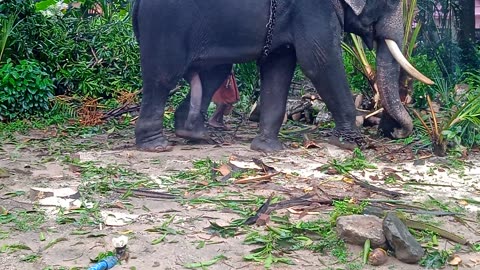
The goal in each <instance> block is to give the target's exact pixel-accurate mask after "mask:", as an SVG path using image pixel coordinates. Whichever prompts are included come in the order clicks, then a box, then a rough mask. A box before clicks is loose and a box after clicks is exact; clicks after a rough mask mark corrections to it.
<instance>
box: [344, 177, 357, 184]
mask: <svg viewBox="0 0 480 270" xmlns="http://www.w3.org/2000/svg"><path fill="white" fill-rule="evenodd" d="M342 181H343V182H345V183H347V184H353V183H355V181H354V180H353V179H352V178H348V177H343V179H342Z"/></svg>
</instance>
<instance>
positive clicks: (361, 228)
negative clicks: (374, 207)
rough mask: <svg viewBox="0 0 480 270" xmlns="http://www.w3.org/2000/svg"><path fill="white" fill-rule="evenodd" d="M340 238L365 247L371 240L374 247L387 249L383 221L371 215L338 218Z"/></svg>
mask: <svg viewBox="0 0 480 270" xmlns="http://www.w3.org/2000/svg"><path fill="white" fill-rule="evenodd" d="M337 233H338V236H339V237H340V238H341V239H343V240H344V241H345V242H347V243H350V244H354V245H360V246H363V244H364V243H365V240H367V239H370V245H371V246H372V247H374V248H375V247H385V244H386V240H385V236H384V234H383V229H382V219H380V218H378V217H376V216H369V215H351V216H341V217H339V218H337Z"/></svg>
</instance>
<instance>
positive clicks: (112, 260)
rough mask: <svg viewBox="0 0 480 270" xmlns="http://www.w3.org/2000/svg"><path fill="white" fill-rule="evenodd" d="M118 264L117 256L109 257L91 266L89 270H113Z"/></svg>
mask: <svg viewBox="0 0 480 270" xmlns="http://www.w3.org/2000/svg"><path fill="white" fill-rule="evenodd" d="M117 263H118V258H117V256H108V257H106V258H104V259H103V260H101V261H99V262H98V263H97V264H95V265H92V266H90V268H88V270H107V269H112V268H113V267H114V266H115V265H116V264H117Z"/></svg>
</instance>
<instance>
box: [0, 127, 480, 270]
mask: <svg viewBox="0 0 480 270" xmlns="http://www.w3.org/2000/svg"><path fill="white" fill-rule="evenodd" d="M255 131H256V127H255V125H253V124H252V125H249V126H246V127H244V128H243V130H241V131H239V132H237V133H236V134H235V136H233V131H230V132H224V133H223V135H221V137H219V136H217V137H216V139H217V140H221V141H224V143H223V144H222V145H218V144H195V145H192V144H187V143H185V142H183V141H182V140H180V139H175V138H173V140H174V141H176V143H177V145H176V146H175V148H174V150H173V151H172V152H166V153H149V152H140V151H137V150H135V149H134V148H133V129H132V128H130V129H127V130H120V131H118V130H113V131H108V132H106V133H101V134H98V135H97V134H86V135H85V134H83V135H78V136H76V137H75V136H71V137H69V138H66V139H52V138H53V137H54V136H52V135H55V134H56V131H55V130H47V131H32V132H29V133H28V134H27V135H22V136H20V135H19V136H18V137H17V139H16V142H15V143H13V142H9V141H4V142H0V168H3V169H4V170H6V171H7V175H4V176H3V178H0V181H1V189H0V206H1V207H3V208H4V210H2V211H3V212H4V213H2V215H5V214H6V212H5V210H6V211H7V212H15V211H18V210H26V211H31V210H35V211H39V210H43V211H44V213H45V215H46V219H45V220H43V221H42V222H41V224H40V225H39V226H38V228H35V229H33V230H27V231H22V230H19V229H18V228H16V226H18V223H15V222H5V223H4V224H1V223H0V225H1V231H3V232H6V235H7V236H6V237H4V239H1V238H0V239H1V240H0V247H2V246H4V245H10V244H19V243H21V244H23V245H25V246H28V248H30V250H18V251H15V252H0V265H1V267H0V268H2V269H6V270H8V269H63V268H61V267H64V268H65V269H69V268H70V269H71V268H74V267H80V269H81V268H82V267H87V266H89V265H91V261H90V260H91V259H93V258H95V257H96V256H97V255H98V254H99V253H100V252H105V251H108V250H112V249H113V246H112V242H111V239H112V238H113V237H117V236H119V235H128V237H129V242H128V248H129V254H130V258H129V260H128V262H123V263H122V265H117V266H115V267H114V269H185V267H184V266H185V265H186V264H189V263H195V262H205V261H208V260H211V259H212V258H214V257H215V256H217V255H220V254H223V255H224V256H226V257H227V259H224V260H221V261H219V262H217V263H215V264H213V265H211V266H208V267H206V268H205V269H207V268H208V269H264V266H263V264H262V263H255V262H249V261H245V260H244V259H243V257H244V256H245V255H247V254H248V253H249V252H250V251H251V250H253V249H254V248H255V246H251V245H246V244H244V243H243V241H244V239H245V234H239V235H236V236H235V237H229V238H222V237H220V236H219V235H215V234H214V235H212V234H210V233H209V232H208V230H206V228H207V227H209V225H210V222H215V223H217V224H220V225H228V224H230V222H232V221H233V220H235V219H238V218H240V216H239V214H237V213H236V212H235V211H232V210H231V209H229V208H228V207H224V208H222V207H219V205H218V204H213V203H208V202H205V203H196V204H194V203H190V202H189V201H188V200H186V201H185V200H183V201H179V200H173V199H157V198H150V197H128V198H127V199H125V198H122V195H123V193H119V192H114V191H107V192H105V193H104V194H102V193H95V194H90V197H88V198H89V200H93V201H89V203H92V204H94V203H98V207H99V208H100V209H99V211H98V214H99V215H100V216H97V218H98V219H100V220H103V223H101V224H98V223H97V224H95V223H93V224H92V223H88V222H84V223H81V222H80V221H79V220H80V219H81V214H77V215H74V216H75V219H76V221H74V222H59V217H60V216H62V215H63V216H64V215H65V214H66V213H61V212H59V208H58V207H55V206H45V205H38V202H36V201H35V200H34V201H32V195H31V193H30V191H31V188H32V187H43V188H51V189H59V188H72V189H78V188H80V187H82V186H85V185H87V186H88V185H94V183H93V182H88V181H94V179H95V175H92V174H95V172H96V171H94V170H92V171H91V172H89V173H86V172H85V171H82V170H85V169H84V168H77V167H76V166H74V165H72V163H71V162H70V161H71V160H72V159H76V160H77V162H80V164H86V163H87V162H89V161H90V162H92V163H88V164H91V165H89V166H93V167H95V168H100V171H97V173H102V172H101V170H102V169H101V168H108V166H111V167H115V168H116V170H117V171H119V172H122V173H120V174H119V175H117V176H115V174H113V175H111V176H110V177H111V178H112V179H111V180H112V181H114V180H122V181H124V182H128V181H140V180H139V178H135V177H136V176H133V174H129V173H125V172H124V171H122V170H127V171H129V172H135V173H136V174H140V175H142V177H144V178H145V179H148V181H151V182H155V183H156V184H157V189H158V190H161V191H169V192H173V190H182V193H181V194H182V195H183V196H184V197H185V198H187V199H193V198H202V197H209V198H215V197H217V198H220V197H222V196H227V197H228V196H229V195H228V194H230V195H231V196H232V197H235V198H243V199H247V198H248V199H251V198H259V196H263V198H265V197H268V196H269V195H270V194H271V193H272V192H274V193H275V195H278V196H280V197H281V198H283V199H285V200H286V199H289V198H294V197H298V196H301V195H304V194H306V193H307V192H309V191H311V190H312V187H314V186H318V187H321V189H322V190H323V191H325V192H326V196H327V197H328V196H345V197H356V198H363V199H370V200H373V199H386V197H385V196H384V195H383V194H380V193H378V192H373V191H371V190H368V189H365V188H362V187H360V186H358V185H357V184H355V183H353V182H352V178H358V179H360V180H362V181H368V182H369V183H371V184H373V185H375V186H379V187H382V188H385V189H388V190H391V191H398V192H402V194H403V195H402V196H401V197H400V198H396V200H401V201H404V202H405V204H407V205H413V204H415V203H420V202H425V201H428V200H431V198H435V200H437V201H440V202H444V203H446V204H448V205H450V206H451V207H452V208H450V209H449V210H451V209H457V208H455V207H461V208H465V209H466V212H464V213H462V214H461V217H462V218H463V219H462V220H463V221H465V224H462V223H460V222H459V220H458V219H455V218H454V217H452V216H444V217H437V218H432V217H430V220H429V221H432V222H435V224H437V225H438V226H439V227H441V228H443V229H446V230H448V231H450V232H453V233H456V234H458V235H461V236H463V237H464V238H465V239H468V240H469V241H470V242H471V243H476V242H478V241H480V234H479V232H480V226H479V225H478V208H477V206H478V205H476V204H475V203H474V202H475V201H476V202H480V166H479V165H480V155H479V153H478V152H472V153H469V156H468V157H467V159H466V161H465V162H464V163H463V164H464V165H463V167H462V168H461V169H458V168H455V166H453V165H452V163H451V161H449V159H447V158H435V157H428V156H425V155H424V154H421V153H420V154H418V155H415V154H413V153H412V151H411V149H410V148H408V147H403V146H402V145H398V144H397V145H396V144H391V143H390V142H388V141H379V142H377V145H380V146H381V147H376V148H375V149H367V150H365V151H364V153H365V155H366V156H367V160H368V161H369V162H371V163H373V164H375V165H376V166H377V168H376V169H365V170H363V171H352V172H351V174H352V175H353V176H350V177H343V176H341V175H338V174H328V173H326V172H325V171H322V170H321V169H320V168H321V167H322V166H323V165H325V164H327V163H328V162H330V161H332V160H333V159H337V160H342V159H344V158H347V157H350V156H351V155H352V152H351V151H346V150H341V149H339V148H337V147H335V146H332V145H329V144H326V143H318V146H319V148H309V149H306V148H303V147H299V145H301V144H302V143H301V142H298V143H293V142H292V141H291V140H289V139H288V138H287V139H285V142H287V143H288V148H289V149H287V150H285V151H283V152H280V153H276V154H269V155H266V154H262V153H259V152H255V151H252V150H250V149H249V141H250V140H251V138H252V137H253V135H254V132H255ZM56 135H59V134H56ZM206 158H209V159H211V160H212V161H215V162H224V161H228V160H231V161H232V163H233V164H235V165H238V166H244V167H249V166H250V167H254V165H253V164H254V163H253V162H252V158H258V159H261V160H262V161H263V162H264V163H265V164H266V165H268V166H271V167H273V168H275V169H276V170H277V171H278V172H281V173H280V174H278V175H275V176H273V177H272V178H271V179H267V180H266V181H263V182H255V183H247V184H235V183H233V182H231V181H230V182H227V183H228V185H211V186H210V184H209V183H202V182H201V181H200V182H199V183H197V182H195V181H196V179H193V180H188V181H187V180H172V178H169V177H170V176H172V175H178V173H179V172H182V171H187V170H189V169H190V168H192V161H194V160H201V159H206ZM105 170H106V169H105ZM387 176H390V177H391V178H390V179H394V180H395V181H391V182H388V181H386V180H385V179H386V178H387ZM392 177H393V178H392ZM144 178H142V179H144ZM92 179H93V180H92ZM86 181H87V182H86ZM107 182H108V181H107ZM202 184H203V185H204V186H205V187H204V188H201V186H202ZM193 185H196V186H197V187H198V186H200V188H197V189H192V188H189V187H192V186H193ZM19 191H24V192H25V193H19ZM15 192H16V194H17V195H18V196H12V194H13V193H15ZM81 196H82V198H84V199H85V201H87V196H86V195H85V194H82V193H81ZM468 199H470V200H468ZM71 201H74V200H73V199H72V200H71ZM78 201H79V200H77V202H78ZM69 207H70V210H69V211H74V210H75V207H72V206H71V205H70V206H69ZM309 207H310V208H307V210H308V211H305V207H303V208H302V207H301V206H297V207H289V208H288V209H282V210H279V211H277V212H276V214H278V215H281V214H288V215H289V216H290V218H291V220H292V221H295V220H314V219H318V218H320V217H324V218H325V219H328V213H329V212H330V211H331V207H330V206H325V205H317V206H316V207H312V206H311V205H310V206H309ZM0 209H1V208H0ZM65 211H67V210H65ZM67 212H68V211H67ZM120 215H123V216H122V217H123V219H122V218H121V216H120ZM107 217H109V218H111V219H110V220H108V221H107ZM112 217H116V218H112ZM172 217H173V218H172ZM170 218H172V220H171V222H170V223H169V226H168V227H169V228H171V229H173V230H174V231H177V232H180V231H182V232H183V233H177V234H166V236H165V238H164V239H163V241H161V242H160V243H158V244H155V245H154V244H152V241H153V240H155V239H158V238H159V237H161V236H162V233H158V232H149V231H147V229H151V228H153V227H154V226H160V225H161V224H164V223H165V222H166V221H168V220H169V219H170ZM121 221H125V222H124V224H115V223H118V222H120V223H121ZM251 228H252V229H254V230H257V231H260V232H262V231H264V227H258V226H256V225H253V226H251ZM78 231H84V233H82V234H80V233H75V232H78ZM40 234H42V235H44V238H45V239H41V238H42V237H40V236H39V235H40ZM42 240H44V241H42ZM52 241H54V243H53V244H51V245H49V243H52ZM202 242H203V243H206V245H205V246H204V247H202V248H199V243H202ZM451 246H452V242H451V241H445V240H442V239H439V248H440V249H442V248H448V247H451ZM349 251H350V252H351V255H350V258H349V262H355V261H356V262H360V261H361V256H360V254H361V251H362V248H361V247H355V246H349ZM29 254H37V256H38V259H37V260H35V261H34V262H26V261H22V259H24V258H25V256H27V255H29ZM457 254H458V255H459V256H460V257H461V258H462V261H463V262H464V264H463V265H461V266H460V267H459V268H458V269H480V254H479V253H473V252H470V251H468V249H467V248H466V247H462V249H461V250H460V251H459V252H457ZM284 256H286V257H288V258H290V259H291V260H292V261H293V262H294V263H295V265H285V264H274V265H273V267H272V269H352V268H351V267H352V266H348V264H341V263H338V260H337V259H336V258H335V257H333V256H331V255H328V254H327V255H325V254H320V253H314V252H312V251H307V250H300V251H293V252H291V253H289V254H284ZM48 267H50V268H48ZM363 269H378V270H384V269H385V270H386V269H405V270H414V269H424V268H423V267H420V266H418V265H407V264H403V263H401V262H399V261H397V260H396V259H394V258H393V257H390V258H389V260H388V262H387V263H386V264H385V265H383V266H380V267H373V266H364V268H363ZM446 269H454V268H452V267H451V266H447V267H446Z"/></svg>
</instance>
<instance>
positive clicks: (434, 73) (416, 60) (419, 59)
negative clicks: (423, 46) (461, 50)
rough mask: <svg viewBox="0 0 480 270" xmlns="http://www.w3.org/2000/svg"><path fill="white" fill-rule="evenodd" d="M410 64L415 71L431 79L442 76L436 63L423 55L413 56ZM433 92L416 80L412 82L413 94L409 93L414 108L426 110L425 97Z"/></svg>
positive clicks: (430, 88) (429, 87)
mask: <svg viewBox="0 0 480 270" xmlns="http://www.w3.org/2000/svg"><path fill="white" fill-rule="evenodd" d="M410 62H411V63H412V64H413V65H414V66H415V68H416V69H418V71H420V72H421V73H422V74H424V75H425V76H427V77H429V78H431V79H436V78H439V77H440V76H441V75H442V73H441V71H440V68H439V67H438V65H437V62H436V61H434V60H429V57H428V56H427V55H425V54H417V55H415V56H412V57H411V59H410ZM436 81H437V80H436ZM434 92H435V91H434V89H433V88H432V87H431V86H429V85H427V84H424V83H422V82H420V81H418V80H414V82H413V92H412V93H411V95H412V98H413V100H414V102H415V107H417V108H426V107H427V99H426V96H427V95H430V96H432V95H433V93H434Z"/></svg>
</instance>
